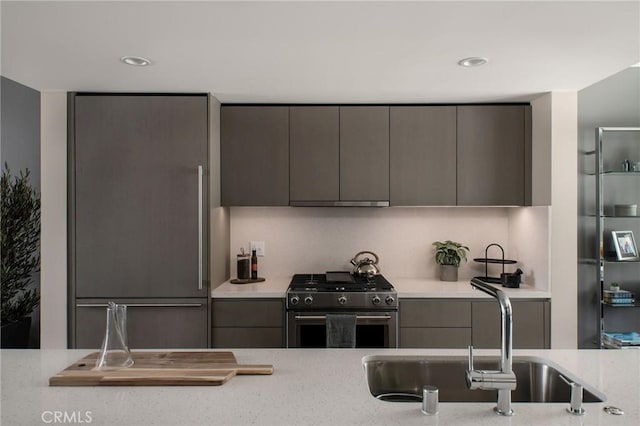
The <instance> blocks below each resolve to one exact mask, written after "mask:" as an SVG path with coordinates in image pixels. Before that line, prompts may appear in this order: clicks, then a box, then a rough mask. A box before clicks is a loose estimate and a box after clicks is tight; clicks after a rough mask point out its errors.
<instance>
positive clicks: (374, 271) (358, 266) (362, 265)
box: [349, 251, 380, 277]
mask: <svg viewBox="0 0 640 426" xmlns="http://www.w3.org/2000/svg"><path fill="white" fill-rule="evenodd" d="M363 254H371V255H373V257H374V258H375V260H371V259H370V258H368V257H365V258H364V259H358V257H359V256H361V255H363ZM378 261H379V259H378V255H377V254H375V253H374V252H372V251H361V252H360V253H358V254H356V255H355V256H353V259H351V260H350V261H349V262H351V264H352V265H353V266H354V268H353V274H354V275H361V276H367V277H370V276H373V275H378V274H379V273H380V267H379V266H378Z"/></svg>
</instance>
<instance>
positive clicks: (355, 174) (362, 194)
mask: <svg viewBox="0 0 640 426" xmlns="http://www.w3.org/2000/svg"><path fill="white" fill-rule="evenodd" d="M340 200H342V201H388V200H389V107H386V106H347V107H340Z"/></svg>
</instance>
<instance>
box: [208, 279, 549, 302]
mask: <svg viewBox="0 0 640 426" xmlns="http://www.w3.org/2000/svg"><path fill="white" fill-rule="evenodd" d="M385 278H387V280H389V282H390V283H391V284H393V286H394V287H395V289H396V291H397V292H398V297H401V298H489V297H490V296H488V295H486V294H484V293H483V292H481V291H477V290H474V289H473V288H472V287H471V285H470V284H469V280H461V281H457V282H445V281H440V280H437V279H425V278H398V277H386V276H385ZM290 281H291V276H285V277H275V278H270V277H267V278H266V281H264V282H261V283H255V284H231V282H229V281H226V282H225V283H223V284H221V285H220V286H219V287H217V288H215V289H214V290H212V291H211V297H213V298H284V297H285V295H286V292H287V287H288V286H289V282H290ZM500 288H501V289H502V290H503V291H504V292H505V293H506V294H507V296H509V297H510V298H512V299H549V298H551V292H550V291H548V290H540V289H537V288H533V287H531V286H528V285H526V284H522V285H521V286H520V288H504V287H500Z"/></svg>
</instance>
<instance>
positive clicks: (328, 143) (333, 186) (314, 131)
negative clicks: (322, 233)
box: [289, 106, 340, 201]
mask: <svg viewBox="0 0 640 426" xmlns="http://www.w3.org/2000/svg"><path fill="white" fill-rule="evenodd" d="M289 111H290V120H291V122H290V135H289V136H290V141H289V143H290V161H291V163H290V173H291V174H290V179H291V183H290V189H289V190H290V198H291V201H332V200H338V199H340V174H339V168H340V165H339V153H340V129H339V110H338V107H336V106H313V107H311V106H299V107H295V106H292V107H291V108H290V109H289Z"/></svg>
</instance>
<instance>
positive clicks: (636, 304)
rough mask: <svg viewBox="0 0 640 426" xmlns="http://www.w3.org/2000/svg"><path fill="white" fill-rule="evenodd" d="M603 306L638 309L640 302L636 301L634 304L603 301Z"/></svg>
mask: <svg viewBox="0 0 640 426" xmlns="http://www.w3.org/2000/svg"><path fill="white" fill-rule="evenodd" d="M602 304H603V305H604V306H609V307H611V308H616V309H617V308H640V302H638V301H636V302H635V303H615V304H614V303H607V302H605V301H604V300H603V301H602Z"/></svg>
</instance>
